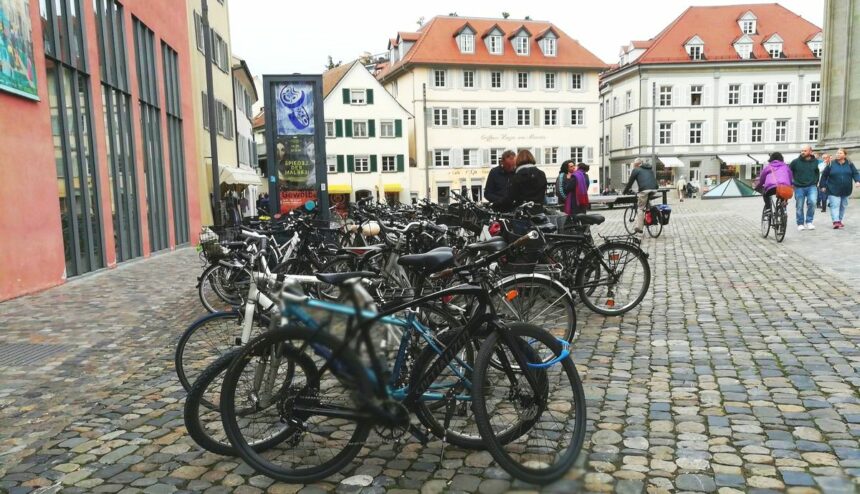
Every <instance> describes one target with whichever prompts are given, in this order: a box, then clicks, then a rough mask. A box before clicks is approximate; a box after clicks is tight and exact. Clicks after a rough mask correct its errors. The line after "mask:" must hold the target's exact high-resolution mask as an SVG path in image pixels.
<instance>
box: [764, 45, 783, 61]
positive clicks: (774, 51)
mask: <svg viewBox="0 0 860 494" xmlns="http://www.w3.org/2000/svg"><path fill="white" fill-rule="evenodd" d="M766 48H767V53H768V55H770V58H782V43H769V44H768V46H767V47H766Z"/></svg>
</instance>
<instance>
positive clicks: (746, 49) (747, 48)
mask: <svg viewBox="0 0 860 494" xmlns="http://www.w3.org/2000/svg"><path fill="white" fill-rule="evenodd" d="M752 48H753V46H752V43H736V44H735V51H736V52H737V53H738V56H739V57H740V58H741V59H743V60H749V59H750V57H751V56H752Z"/></svg>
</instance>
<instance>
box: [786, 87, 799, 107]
mask: <svg viewBox="0 0 860 494" xmlns="http://www.w3.org/2000/svg"><path fill="white" fill-rule="evenodd" d="M788 102H789V103H790V104H794V103H800V101H798V98H797V84H794V83H789V84H788Z"/></svg>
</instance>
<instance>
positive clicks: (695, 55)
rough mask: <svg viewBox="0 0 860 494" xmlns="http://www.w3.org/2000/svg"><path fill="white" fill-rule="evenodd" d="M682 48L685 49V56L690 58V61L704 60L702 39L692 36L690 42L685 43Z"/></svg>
mask: <svg viewBox="0 0 860 494" xmlns="http://www.w3.org/2000/svg"><path fill="white" fill-rule="evenodd" d="M684 48H686V50H687V55H689V56H690V60H704V59H705V42H704V41H702V38H700V37H698V36H693V37H692V38H691V39H690V41H687V44H685V45H684Z"/></svg>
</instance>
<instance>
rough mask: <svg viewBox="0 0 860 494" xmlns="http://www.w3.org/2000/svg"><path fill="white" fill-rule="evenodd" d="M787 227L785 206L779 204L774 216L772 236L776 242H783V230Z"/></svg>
mask: <svg viewBox="0 0 860 494" xmlns="http://www.w3.org/2000/svg"><path fill="white" fill-rule="evenodd" d="M787 227H788V213H786V212H785V204H779V205H777V207H776V213H775V214H774V225H773V234H774V236H775V237H776V241H777V242H782V241H783V240H785V230H786V228H787Z"/></svg>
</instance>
